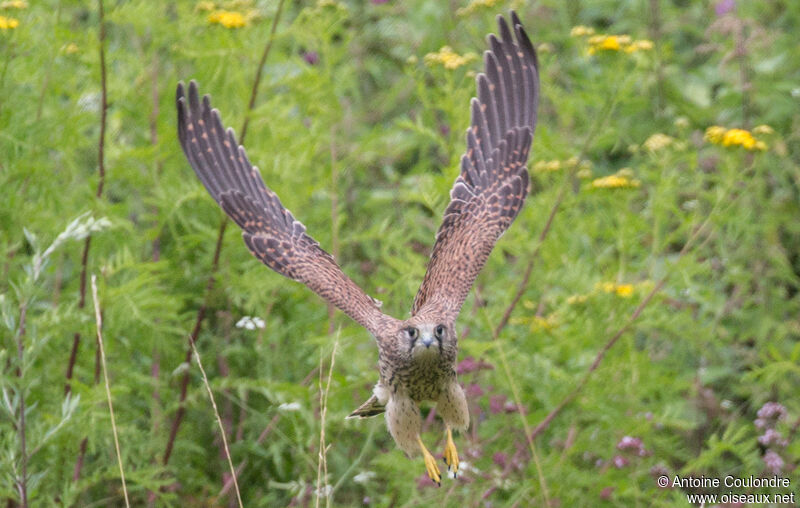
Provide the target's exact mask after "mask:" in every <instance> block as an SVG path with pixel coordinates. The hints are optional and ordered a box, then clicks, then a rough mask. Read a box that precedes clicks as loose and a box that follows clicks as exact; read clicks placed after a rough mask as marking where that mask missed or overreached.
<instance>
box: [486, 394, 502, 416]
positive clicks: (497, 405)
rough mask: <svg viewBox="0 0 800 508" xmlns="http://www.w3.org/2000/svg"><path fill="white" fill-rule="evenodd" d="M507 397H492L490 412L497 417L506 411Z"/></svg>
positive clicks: (490, 399) (490, 398)
mask: <svg viewBox="0 0 800 508" xmlns="http://www.w3.org/2000/svg"><path fill="white" fill-rule="evenodd" d="M505 404H506V396H505V395H492V396H490V397H489V412H490V413H492V414H494V415H496V414H497V413H502V412H503V411H504V410H505Z"/></svg>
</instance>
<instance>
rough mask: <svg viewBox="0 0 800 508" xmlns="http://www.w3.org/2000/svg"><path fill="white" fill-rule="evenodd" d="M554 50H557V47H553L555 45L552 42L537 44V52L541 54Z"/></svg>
mask: <svg viewBox="0 0 800 508" xmlns="http://www.w3.org/2000/svg"><path fill="white" fill-rule="evenodd" d="M553 51H555V49H554V48H553V45H552V44H550V43H549V42H543V43H541V44H539V45H538V46H536V52H537V53H539V54H544V53H552V52H553Z"/></svg>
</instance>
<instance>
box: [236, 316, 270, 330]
mask: <svg viewBox="0 0 800 508" xmlns="http://www.w3.org/2000/svg"><path fill="white" fill-rule="evenodd" d="M236 328H245V329H247V330H255V329H256V328H258V329H259V330H263V329H264V320H263V319H261V318H260V317H250V316H244V317H242V319H240V320H239V321H237V322H236Z"/></svg>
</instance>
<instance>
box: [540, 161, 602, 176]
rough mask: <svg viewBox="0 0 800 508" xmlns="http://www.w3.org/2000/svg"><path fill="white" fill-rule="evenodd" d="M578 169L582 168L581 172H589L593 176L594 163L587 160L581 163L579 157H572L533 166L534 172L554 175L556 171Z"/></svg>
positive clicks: (541, 162) (542, 162)
mask: <svg viewBox="0 0 800 508" xmlns="http://www.w3.org/2000/svg"><path fill="white" fill-rule="evenodd" d="M576 167H577V168H580V171H579V172H581V171H588V172H589V174H590V175H591V171H592V163H591V162H589V161H587V160H584V161H581V160H579V159H578V157H570V158H569V159H567V160H565V161H562V160H558V159H555V160H551V161H539V162H537V163H536V164H534V165H533V172H534V173H554V172H556V171H560V170H561V169H574V168H576ZM579 176H580V175H579Z"/></svg>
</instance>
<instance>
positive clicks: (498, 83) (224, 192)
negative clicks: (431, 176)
mask: <svg viewBox="0 0 800 508" xmlns="http://www.w3.org/2000/svg"><path fill="white" fill-rule="evenodd" d="M510 19H511V22H510V25H509V23H508V22H507V21H506V19H505V18H504V17H502V16H498V17H497V22H498V28H499V32H500V35H499V37H498V36H495V35H494V34H491V35H489V36H488V43H489V48H490V49H489V50H488V51H486V52H485V53H484V57H483V62H484V72H483V73H481V74H479V75H478V76H477V78H476V82H477V89H478V96H477V98H473V99H472V101H471V102H470V108H471V121H470V126H469V128H468V129H467V133H466V141H467V149H466V152H465V153H464V155H463V156H462V157H461V172H460V174H459V176H458V177H457V178H456V181H455V184H454V185H453V188H452V190H451V191H450V203H449V205H448V206H447V208H446V209H445V211H444V218H443V220H442V224H441V226H440V227H439V230H438V232H437V233H436V241H435V243H434V246H433V253H432V254H431V258H430V261H429V262H428V269H427V273H426V274H425V278H424V279H423V281H422V285H421V286H420V288H419V291H418V292H417V295H416V297H415V298H414V303H413V305H412V308H411V317H409V318H408V319H395V318H393V317H391V316H388V315H386V314H384V313H383V312H381V310H380V308H381V303H380V302H379V301H378V300H375V299H374V298H371V297H370V296H368V295H367V294H366V293H365V292H364V291H363V290H362V289H361V288H360V287H358V285H356V283H355V282H353V281H352V280H351V279H350V278H349V277H348V276H347V275H345V274H344V272H343V271H342V269H341V268H340V267H339V265H338V264H337V263H336V261H335V260H334V259H333V256H331V255H330V254H328V253H327V252H325V251H324V250H323V249H322V248H321V247H320V246H319V243H317V241H316V240H314V239H313V238H312V237H311V236H309V235H308V234H307V233H306V228H305V226H304V225H303V224H302V223H301V222H300V221H298V220H297V219H295V217H294V215H292V213H291V212H290V211H289V210H287V209H286V208H284V206H283V205H282V204H281V201H280V199H278V196H277V195H276V194H275V193H274V192H272V190H270V189H269V187H267V186H266V185H265V184H264V180H263V179H262V178H261V173H260V172H259V170H258V169H257V168H256V167H255V166H253V165H252V164H251V163H250V161H249V160H248V158H247V154H246V153H245V149H244V147H243V146H240V145H239V144H238V143H237V141H236V136H235V134H234V132H233V130H232V129H230V128H228V129H227V130H226V129H225V128H224V127H223V124H222V121H221V119H220V115H219V111H217V110H216V109H212V107H211V103H210V99H209V97H208V95H206V96H204V97H203V98H202V99H200V96H199V94H198V91H197V84H196V83H195V82H194V81H192V82H190V83H189V87H188V93H187V90H185V88H184V86H183V84H182V83H181V84H179V85H178V91H177V108H178V137H179V139H180V143H181V146H182V147H183V151H184V153H185V154H186V158H187V159H188V160H189V164H191V166H192V168H194V171H195V173H196V174H197V176H198V178H200V181H201V182H203V185H204V186H205V187H206V189H208V192H209V193H210V194H211V197H212V198H214V200H215V201H216V202H217V203H218V204H219V205H220V207H222V209H223V210H224V211H225V213H226V214H228V216H229V217H230V218H231V219H233V221H234V222H235V223H236V224H237V225H239V227H240V228H242V236H243V237H244V243H245V244H246V245H247V248H248V249H250V252H252V253H253V255H255V256H256V257H257V258H258V259H260V260H261V261H262V262H263V263H264V264H265V265H267V266H268V267H270V268H272V269H273V270H275V271H276V272H278V273H280V274H281V275H284V276H286V277H288V278H290V279H293V280H295V281H298V282H301V283H303V284H305V285H306V286H308V287H309V288H310V289H311V290H312V291H314V292H315V293H317V294H318V295H320V296H321V297H322V298H324V299H325V300H327V301H329V302H330V303H332V304H333V305H335V306H337V307H338V308H339V309H341V310H342V311H343V312H344V313H345V314H347V315H348V316H350V317H351V318H353V319H354V320H355V321H356V322H358V323H359V324H360V325H362V326H363V327H364V328H366V329H367V330H368V331H369V332H370V333H371V334H372V335H373V336H374V337H375V339H376V341H377V344H378V366H379V371H380V379H379V380H378V383H377V384H376V385H375V388H374V389H373V394H372V396H371V397H370V398H369V399H368V400H367V401H366V402H365V403H364V404H362V405H361V406H360V407H359V408H358V409H356V410H355V411H353V413H352V414H351V415H350V416H349V417H361V418H366V417H370V416H375V415H379V414H381V413H385V415H386V423H387V426H388V428H389V432H390V433H391V435H392V437H393V438H394V440H395V442H396V443H397V446H398V447H399V448H400V449H401V450H403V451H404V452H405V453H406V454H407V455H408V456H412V455H414V454H416V453H417V452H421V454H422V457H423V460H424V463H425V468H426V472H427V474H428V476H429V477H430V479H431V480H433V481H434V482H436V483H438V484H439V485H441V471H440V469H439V466H438V464H437V462H436V459H435V458H434V457H433V455H432V454H431V452H430V451H428V449H427V448H426V447H425V444H424V443H423V442H422V438H421V437H420V429H421V417H420V410H419V404H420V403H421V402H423V401H431V402H433V403H435V405H436V411H437V413H438V414H439V416H441V418H442V420H444V424H445V430H446V443H445V449H444V454H443V455H444V461H445V464H446V465H447V467H448V470H450V471H452V472H453V473H454V474H457V473H458V466H459V459H458V452H457V450H456V446H455V444H454V442H453V433H452V431H453V430H465V429H466V428H467V427H468V426H469V411H468V408H467V401H466V398H465V396H464V392H463V390H462V389H461V386H460V385H459V384H458V381H457V379H456V371H455V366H456V357H457V352H458V337H457V335H456V328H455V321H456V318H457V317H458V314H459V311H460V310H461V306H462V305H463V303H464V300H465V299H466V297H467V294H468V293H469V290H470V288H471V287H472V284H473V282H474V281H475V278H476V277H477V276H478V273H479V272H480V271H481V269H482V268H483V265H484V264H485V263H486V260H487V258H488V257H489V254H490V253H491V251H492V248H493V247H494V245H495V243H496V242H497V240H498V239H499V238H500V236H501V235H502V234H503V233H504V232H505V231H506V230H507V229H508V227H509V226H510V225H511V223H512V222H513V221H514V219H515V218H516V217H517V215H518V214H519V211H520V209H521V208H522V205H523V203H524V201H525V197H526V196H527V194H528V189H529V176H528V169H527V166H526V164H527V162H528V154H529V152H530V147H531V141H532V138H533V132H534V129H535V128H536V118H537V107H538V103H539V70H538V60H537V57H536V51H535V49H534V47H533V45H532V44H531V42H530V39H528V36H527V34H526V33H525V29H524V28H523V26H522V23H521V22H520V20H519V17H518V16H517V14H516V13H515V12H513V11H512V12H511V14H510Z"/></svg>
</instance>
